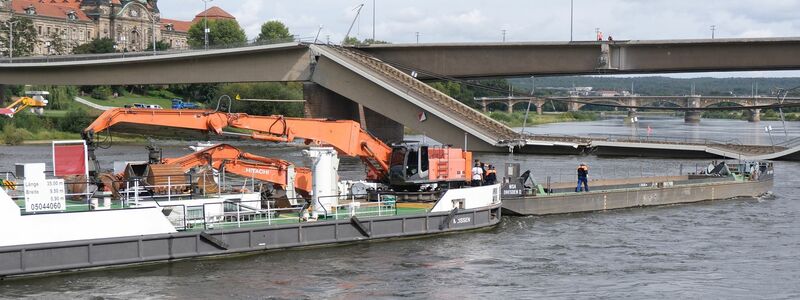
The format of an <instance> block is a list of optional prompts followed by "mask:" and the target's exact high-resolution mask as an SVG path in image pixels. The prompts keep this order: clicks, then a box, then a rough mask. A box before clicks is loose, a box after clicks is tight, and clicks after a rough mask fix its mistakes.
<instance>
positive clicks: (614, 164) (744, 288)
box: [0, 120, 800, 299]
mask: <svg viewBox="0 0 800 300" xmlns="http://www.w3.org/2000/svg"><path fill="white" fill-rule="evenodd" d="M703 121H704V125H700V126H698V127H690V128H703V126H709V127H708V128H711V129H709V130H712V129H713V128H719V126H723V127H724V126H728V125H731V127H734V126H740V127H744V126H759V125H751V124H748V123H746V122H737V121H721V122H723V123H712V122H708V123H710V125H705V123H706V120H703ZM604 122H606V121H601V122H598V123H599V124H595V125H594V126H592V125H591V124H588V125H587V124H580V125H577V126H584V127H585V126H589V127H588V128H589V129H593V130H597V131H598V132H608V131H609V129H602V128H601V129H598V128H597V127H596V126H608V127H609V128H612V129H611V131H614V130H618V131H625V130H628V129H629V128H626V127H624V126H621V125H615V124H614V123H604ZM725 122H728V123H725ZM574 126H576V125H570V124H559V125H548V126H546V127H544V128H537V129H536V130H543V131H544V132H549V133H559V132H574V131H576V129H575V128H574ZM654 126H655V125H654ZM671 130H674V132H675V133H674V134H687V135H691V134H694V133H692V132H696V131H693V130H694V129H692V130H688V129H687V130H685V131H681V130H676V129H671ZM714 130H716V129H714ZM701 131H702V130H701ZM762 133H763V131H759V132H758V133H755V132H754V131H746V132H745V133H743V134H742V133H736V132H733V130H731V131H726V134H727V135H728V136H731V138H739V139H742V140H748V139H750V140H756V139H761V138H763V136H761V134H762ZM243 148H246V149H247V150H248V151H252V152H254V153H257V154H262V155H270V156H275V157H281V158H285V159H290V160H294V161H297V162H302V158H301V156H300V154H299V153H298V151H297V149H295V148H291V147H289V148H285V147H283V148H281V147H260V146H256V145H255V144H244V145H243ZM0 150H2V151H0V166H2V168H0V169H2V170H6V169H11V164H12V163H14V162H35V161H41V160H44V159H47V157H49V148H48V146H19V147H6V146H3V147H0ZM183 153H188V150H187V149H185V147H184V146H182V144H181V143H172V145H171V146H166V147H165V156H175V155H180V154H183ZM98 155H100V156H102V157H103V158H104V160H105V161H104V164H106V165H107V164H109V163H110V161H112V160H119V159H128V160H130V159H132V158H137V157H138V158H140V159H144V158H146V152H145V151H144V148H143V146H137V145H115V146H114V147H112V148H111V149H108V150H101V151H100V152H99V153H98ZM479 157H480V158H481V159H482V160H485V161H489V162H497V163H499V162H505V161H514V162H519V163H521V164H522V165H523V169H531V170H532V171H533V172H534V174H536V175H537V176H538V178H543V177H545V176H546V175H545V174H550V175H552V176H555V175H553V174H560V173H564V174H567V173H571V172H572V169H573V168H574V166H575V165H576V164H577V163H579V162H587V163H588V164H589V165H590V166H591V167H592V170H593V171H592V172H593V173H592V174H593V176H600V173H601V172H602V173H603V176H632V175H635V174H636V173H647V172H665V171H670V172H676V171H677V170H678V169H679V168H680V167H679V166H680V165H683V166H684V168H685V169H686V168H694V164H705V163H707V161H703V160H671V159H653V160H651V159H642V158H635V159H626V158H598V157H593V156H585V157H576V156H520V155H514V156H511V155H502V154H491V155H479ZM342 169H343V170H344V172H343V176H344V177H349V178H358V177H360V176H362V175H361V173H362V172H363V168H362V167H361V166H360V165H359V163H358V161H357V160H354V159H346V160H344V161H343V162H342ZM798 169H800V163H796V162H778V163H777V164H776V180H775V188H774V195H773V196H770V197H764V198H760V199H734V200H722V201H712V202H704V203H697V204H689V205H673V206H664V207H656V208H646V209H624V210H616V211H606V212H595V213H581V214H571V215H560V216H547V217H504V218H503V222H502V224H501V225H500V226H498V227H497V228H493V229H489V230H483V231H478V232H470V233H461V234H453V235H446V236H438V237H430V238H422V239H410V240H395V241H385V242H368V243H361V244H354V245H346V246H337V247H322V248H314V249H306V250H294V251H277V252H270V253H262V254H256V255H248V256H241V257H234V258H225V259H204V260H192V261H183V262H176V263H168V264H156V265H149V266H139V267H132V268H123V269H112V270H101V271H93V272H79V273H69V274H65V275H59V276H48V277H41V278H27V279H18V280H7V281H0V297H3V298H18V297H29V298H36V299H43V298H93V297H102V298H105V299H129V298H136V299H142V298H151V299H156V298H157V299H161V298H168V299H186V298H213V299H223V298H237V299H238V298H244V299H260V298H271V297H274V298H288V299H295V298H320V297H321V298H336V299H362V298H368V299H375V298H437V299H438V298H441V299H473V298H491V299H497V298H499V297H507V298H564V299H574V298H613V299H620V298H632V299H652V298H662V299H663V298H667V299H676V298H677V299H685V298H703V299H705V298H712V299H730V298H740V299H752V298H769V299H797V298H800V284H798V282H800V177H799V176H797V174H798ZM601 170H602V171H601ZM623 173H624V174H625V175H621V174H623Z"/></svg>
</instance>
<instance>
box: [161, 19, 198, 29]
mask: <svg viewBox="0 0 800 300" xmlns="http://www.w3.org/2000/svg"><path fill="white" fill-rule="evenodd" d="M167 24H172V28H173V29H174V30H175V31H178V32H189V28H190V27H192V22H190V21H180V20H172V19H164V18H161V29H162V30H166V29H167V26H166V25H167Z"/></svg>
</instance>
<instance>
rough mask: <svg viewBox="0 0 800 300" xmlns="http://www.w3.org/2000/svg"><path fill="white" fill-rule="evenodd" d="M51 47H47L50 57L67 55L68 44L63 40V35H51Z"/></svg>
mask: <svg viewBox="0 0 800 300" xmlns="http://www.w3.org/2000/svg"><path fill="white" fill-rule="evenodd" d="M49 37H50V46H49V47H47V49H46V51H48V53H47V54H48V55H50V54H53V55H64V54H67V43H66V42H65V41H64V39H63V38H61V35H60V34H58V33H55V32H53V33H51V34H50V36H49Z"/></svg>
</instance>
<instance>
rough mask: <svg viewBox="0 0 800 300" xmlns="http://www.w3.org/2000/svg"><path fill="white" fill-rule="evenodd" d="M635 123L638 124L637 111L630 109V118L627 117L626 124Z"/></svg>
mask: <svg viewBox="0 0 800 300" xmlns="http://www.w3.org/2000/svg"><path fill="white" fill-rule="evenodd" d="M635 122H636V110H635V109H629V110H628V116H627V117H625V124H633V123H635Z"/></svg>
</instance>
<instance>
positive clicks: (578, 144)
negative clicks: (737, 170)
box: [519, 135, 800, 161]
mask: <svg viewBox="0 0 800 300" xmlns="http://www.w3.org/2000/svg"><path fill="white" fill-rule="evenodd" d="M524 139H525V140H526V143H525V144H526V145H525V146H523V147H521V148H520V149H519V151H520V152H522V153H547V154H589V153H591V154H595V155H600V156H640V157H676V158H729V159H742V160H795V161H796V160H800V138H795V139H793V140H789V141H786V142H783V143H779V144H776V145H774V146H769V145H746V144H741V143H738V142H736V141H715V140H708V139H703V140H689V139H678V138H664V137H643V138H637V137H631V136H597V137H580V136H555V135H525V138H524Z"/></svg>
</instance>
